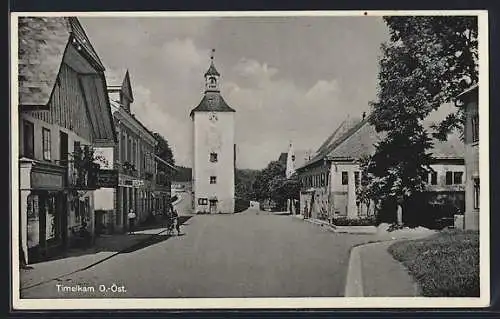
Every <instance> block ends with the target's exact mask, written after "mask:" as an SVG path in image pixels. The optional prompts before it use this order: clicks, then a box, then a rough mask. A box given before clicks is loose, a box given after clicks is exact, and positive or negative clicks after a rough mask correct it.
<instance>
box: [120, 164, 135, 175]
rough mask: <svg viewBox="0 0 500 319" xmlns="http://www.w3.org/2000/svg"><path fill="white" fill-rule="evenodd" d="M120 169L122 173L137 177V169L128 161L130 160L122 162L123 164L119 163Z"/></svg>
mask: <svg viewBox="0 0 500 319" xmlns="http://www.w3.org/2000/svg"><path fill="white" fill-rule="evenodd" d="M121 167H122V169H121V171H122V173H123V174H125V175H129V176H132V177H139V172H138V171H137V169H136V168H135V165H134V164H132V163H130V162H123V164H122V165H121Z"/></svg>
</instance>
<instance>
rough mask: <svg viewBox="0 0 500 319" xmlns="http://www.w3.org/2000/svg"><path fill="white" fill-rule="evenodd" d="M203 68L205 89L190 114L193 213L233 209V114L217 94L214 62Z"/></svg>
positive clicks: (216, 73)
mask: <svg viewBox="0 0 500 319" xmlns="http://www.w3.org/2000/svg"><path fill="white" fill-rule="evenodd" d="M211 59H212V61H211V64H210V67H209V69H208V70H207V72H205V93H204V96H203V99H202V100H201V102H200V103H199V104H198V106H197V107H195V108H194V109H193V110H192V111H191V113H190V117H191V120H192V123H193V131H192V132H193V156H194V158H193V170H192V176H193V191H192V193H193V195H194V201H193V206H194V207H193V209H194V212H196V213H211V214H215V213H234V201H235V200H234V188H235V186H234V170H235V148H236V147H235V144H234V114H235V110H234V109H232V108H231V107H230V106H229V105H227V103H226V102H225V101H224V99H223V98H222V96H221V94H220V87H219V86H220V83H219V79H220V74H219V72H218V71H217V69H216V68H215V65H214V63H213V56H212V58H211Z"/></svg>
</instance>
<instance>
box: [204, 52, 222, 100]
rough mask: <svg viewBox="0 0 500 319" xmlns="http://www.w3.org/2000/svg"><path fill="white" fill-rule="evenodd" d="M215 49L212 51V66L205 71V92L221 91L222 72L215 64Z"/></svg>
mask: <svg viewBox="0 0 500 319" xmlns="http://www.w3.org/2000/svg"><path fill="white" fill-rule="evenodd" d="M214 53H215V49H212V51H211V53H210V67H209V68H208V70H207V72H205V92H209V91H211V92H219V77H220V74H219V72H218V71H217V69H216V68H215V65H214Z"/></svg>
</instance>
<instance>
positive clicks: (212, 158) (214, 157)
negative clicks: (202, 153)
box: [210, 153, 217, 163]
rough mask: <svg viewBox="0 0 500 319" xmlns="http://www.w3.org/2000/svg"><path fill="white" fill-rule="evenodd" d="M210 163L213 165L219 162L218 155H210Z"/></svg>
mask: <svg viewBox="0 0 500 319" xmlns="http://www.w3.org/2000/svg"><path fill="white" fill-rule="evenodd" d="M210 162H212V163H216V162H217V153H210Z"/></svg>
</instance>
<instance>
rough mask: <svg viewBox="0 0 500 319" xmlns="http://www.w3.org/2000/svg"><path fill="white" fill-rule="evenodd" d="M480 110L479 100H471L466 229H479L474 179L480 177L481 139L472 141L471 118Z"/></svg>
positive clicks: (466, 184) (467, 139) (466, 162)
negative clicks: (475, 206) (475, 205)
mask: <svg viewBox="0 0 500 319" xmlns="http://www.w3.org/2000/svg"><path fill="white" fill-rule="evenodd" d="M478 112H479V110H478V104H477V102H475V101H474V102H471V103H469V104H468V105H467V122H466V126H465V130H466V131H465V134H466V136H465V138H466V143H465V165H466V170H467V171H466V183H465V193H466V194H465V216H464V224H465V225H464V227H465V228H466V229H472V230H478V229H479V210H480V209H478V208H474V179H475V178H478V179H479V141H477V142H473V141H472V125H471V118H472V116H474V115H477V113H478Z"/></svg>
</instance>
